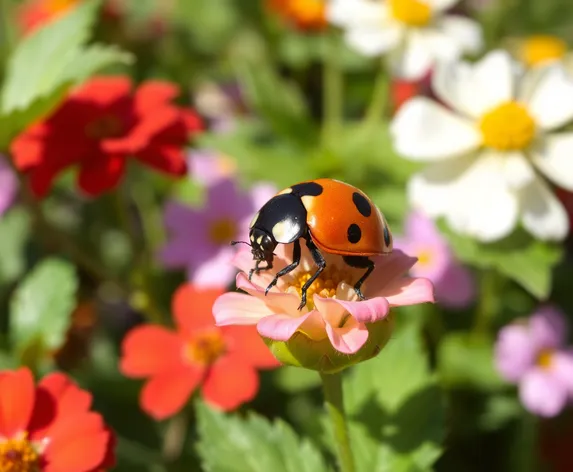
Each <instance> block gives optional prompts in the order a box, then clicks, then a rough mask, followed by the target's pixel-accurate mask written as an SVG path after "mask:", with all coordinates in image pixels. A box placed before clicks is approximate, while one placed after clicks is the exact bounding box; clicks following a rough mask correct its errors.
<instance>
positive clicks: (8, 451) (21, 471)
mask: <svg viewBox="0 0 573 472" xmlns="http://www.w3.org/2000/svg"><path fill="white" fill-rule="evenodd" d="M38 459H39V455H38V452H37V451H36V450H35V449H34V448H33V447H32V445H31V444H30V442H29V441H28V440H27V438H26V435H25V436H23V437H21V438H19V439H7V440H0V472H36V471H37V470H38Z"/></svg>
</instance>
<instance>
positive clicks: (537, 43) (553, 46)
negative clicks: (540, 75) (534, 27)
mask: <svg viewBox="0 0 573 472" xmlns="http://www.w3.org/2000/svg"><path fill="white" fill-rule="evenodd" d="M566 52H567V43H566V42H565V41H563V40H562V39H561V38H558V37H556V36H550V35H543V34H540V35H535V36H531V37H530V38H528V39H526V40H524V41H523V43H522V45H521V48H520V56H521V59H522V60H523V62H525V64H527V65H528V66H529V67H534V66H537V65H539V64H543V63H545V62H549V61H558V60H559V59H562V58H563V56H565V53H566Z"/></svg>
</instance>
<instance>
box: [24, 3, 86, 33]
mask: <svg viewBox="0 0 573 472" xmlns="http://www.w3.org/2000/svg"><path fill="white" fill-rule="evenodd" d="M80 1H81V0H30V1H28V2H26V3H24V4H23V5H22V6H21V7H20V10H19V12H18V23H19V25H20V28H21V30H22V31H23V32H24V33H26V34H29V33H31V32H32V31H34V30H35V29H36V28H38V27H40V26H42V25H44V24H45V23H47V22H49V21H52V20H54V19H56V18H59V17H60V16H61V15H63V14H64V13H66V12H68V11H69V10H70V9H71V8H72V7H75V6H76V5H77V4H78V3H79V2H80Z"/></svg>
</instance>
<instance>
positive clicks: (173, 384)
mask: <svg viewBox="0 0 573 472" xmlns="http://www.w3.org/2000/svg"><path fill="white" fill-rule="evenodd" d="M221 294H222V291H221V290H219V289H214V288H211V289H198V288H197V287H194V286H193V285H183V286H182V287H180V288H179V289H178V290H177V292H176V293H175V295H174V297H173V316H174V319H175V323H176V330H175V331H173V330H170V329H167V328H164V327H162V326H157V325H151V324H146V325H143V326H139V327H136V328H134V329H132V330H131V331H130V332H129V333H128V334H127V336H126V338H125V339H124V341H123V354H122V358H121V363H120V369H121V372H122V373H123V374H124V375H126V376H128V377H136V378H148V379H149V380H147V382H146V384H145V387H144V388H143V390H142V392H141V407H142V408H143V409H144V410H145V411H146V412H147V413H148V414H149V415H151V416H152V417H154V418H156V419H164V418H167V417H169V416H171V415H173V414H175V413H177V412H178V411H179V410H181V409H182V408H183V406H184V405H185V403H187V401H188V400H189V398H190V397H191V394H192V393H193V391H195V390H196V389H197V388H199V386H201V389H202V393H203V398H204V399H205V401H207V402H208V403H210V404H211V405H214V406H216V407H218V408H221V409H223V410H232V409H235V408H237V407H238V406H239V405H241V404H242V403H245V402H247V401H250V400H252V399H253V398H254V397H255V395H256V393H257V391H258V386H259V380H258V376H257V371H256V369H269V368H273V367H276V366H277V365H278V364H277V362H276V360H275V359H274V358H273V356H272V355H271V354H270V352H269V350H268V349H267V348H266V346H265V345H264V343H263V342H262V340H261V339H260V337H259V336H258V334H257V332H256V331H255V330H254V329H252V328H249V327H238V326H235V327H232V326H229V327H224V328H218V327H216V326H215V320H214V319H213V315H212V307H213V302H214V301H215V299H216V298H217V297H218V296H219V295H221Z"/></svg>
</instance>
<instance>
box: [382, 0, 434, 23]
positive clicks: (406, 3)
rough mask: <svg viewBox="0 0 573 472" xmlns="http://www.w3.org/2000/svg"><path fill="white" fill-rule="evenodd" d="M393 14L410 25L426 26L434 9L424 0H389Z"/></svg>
mask: <svg viewBox="0 0 573 472" xmlns="http://www.w3.org/2000/svg"><path fill="white" fill-rule="evenodd" d="M389 2H390V11H391V14H392V16H393V17H394V18H395V19H396V20H398V21H400V22H401V23H404V24H406V25H408V26H426V25H427V24H428V23H429V22H430V20H431V19H432V9H431V8H430V5H428V4H427V3H426V2H424V1H423V0H389Z"/></svg>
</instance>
